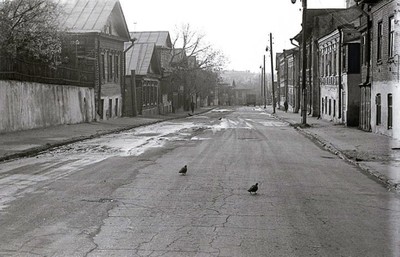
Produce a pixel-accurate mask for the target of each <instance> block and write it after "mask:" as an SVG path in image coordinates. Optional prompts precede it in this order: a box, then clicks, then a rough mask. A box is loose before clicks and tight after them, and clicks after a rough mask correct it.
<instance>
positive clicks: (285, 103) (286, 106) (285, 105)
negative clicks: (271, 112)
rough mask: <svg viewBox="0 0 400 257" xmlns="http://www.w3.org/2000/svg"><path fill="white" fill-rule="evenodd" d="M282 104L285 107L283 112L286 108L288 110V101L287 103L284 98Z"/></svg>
mask: <svg viewBox="0 0 400 257" xmlns="http://www.w3.org/2000/svg"><path fill="white" fill-rule="evenodd" d="M283 106H284V107H285V112H287V110H288V103H287V101H286V100H285V102H284V103H283Z"/></svg>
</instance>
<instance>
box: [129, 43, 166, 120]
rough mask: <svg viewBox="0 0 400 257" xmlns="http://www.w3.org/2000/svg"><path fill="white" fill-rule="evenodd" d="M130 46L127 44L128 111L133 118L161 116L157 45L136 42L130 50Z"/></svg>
mask: <svg viewBox="0 0 400 257" xmlns="http://www.w3.org/2000/svg"><path fill="white" fill-rule="evenodd" d="M129 45H130V44H129V43H126V47H127V48H126V49H127V52H126V62H125V65H126V73H125V81H126V83H127V84H126V88H127V89H128V90H127V92H128V93H127V94H126V97H125V104H126V106H127V108H126V109H127V111H128V112H130V113H132V115H133V116H135V115H136V114H141V115H154V114H159V113H160V110H159V108H160V102H161V96H160V80H161V66H160V60H159V57H158V54H157V50H156V45H155V44H153V43H136V42H135V44H134V46H133V47H131V48H129V49H128V47H129ZM129 106H131V107H129ZM130 108H132V110H130Z"/></svg>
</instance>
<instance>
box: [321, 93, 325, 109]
mask: <svg viewBox="0 0 400 257" xmlns="http://www.w3.org/2000/svg"><path fill="white" fill-rule="evenodd" d="M324 104H325V103H324V98H323V97H322V104H321V107H322V113H324V109H325V108H324V107H325V106H324Z"/></svg>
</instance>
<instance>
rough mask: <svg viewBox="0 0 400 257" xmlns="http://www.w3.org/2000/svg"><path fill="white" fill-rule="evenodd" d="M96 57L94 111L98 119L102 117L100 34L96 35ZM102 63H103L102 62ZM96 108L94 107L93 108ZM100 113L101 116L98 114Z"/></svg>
mask: <svg viewBox="0 0 400 257" xmlns="http://www.w3.org/2000/svg"><path fill="white" fill-rule="evenodd" d="M97 58H98V64H99V81H98V83H99V84H98V90H97V101H96V102H97V110H96V113H97V115H98V116H99V117H100V120H102V119H103V113H100V108H103V107H100V105H101V80H102V76H103V74H101V72H102V70H101V71H100V68H101V65H100V64H101V52H100V35H98V36H97ZM103 65H104V64H103ZM95 105H96V103H95ZM95 109H96V108H95ZM100 114H101V116H100Z"/></svg>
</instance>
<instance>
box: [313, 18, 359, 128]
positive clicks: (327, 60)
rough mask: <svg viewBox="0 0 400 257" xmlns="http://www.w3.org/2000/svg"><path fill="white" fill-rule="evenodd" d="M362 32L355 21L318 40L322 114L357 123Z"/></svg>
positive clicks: (333, 118)
mask: <svg viewBox="0 0 400 257" xmlns="http://www.w3.org/2000/svg"><path fill="white" fill-rule="evenodd" d="M359 39H360V36H359V33H358V31H357V30H356V29H355V28H354V27H353V25H344V26H339V27H338V28H337V29H335V30H334V31H332V32H331V33H329V34H327V35H325V36H323V37H321V38H320V39H319V40H318V46H319V75H320V90H321V101H320V103H321V105H320V113H321V118H322V119H326V120H330V121H333V122H335V123H343V124H346V125H348V126H358V122H359V110H360V88H359V84H360V82H361V75H360V57H359V56H360V42H359Z"/></svg>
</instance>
